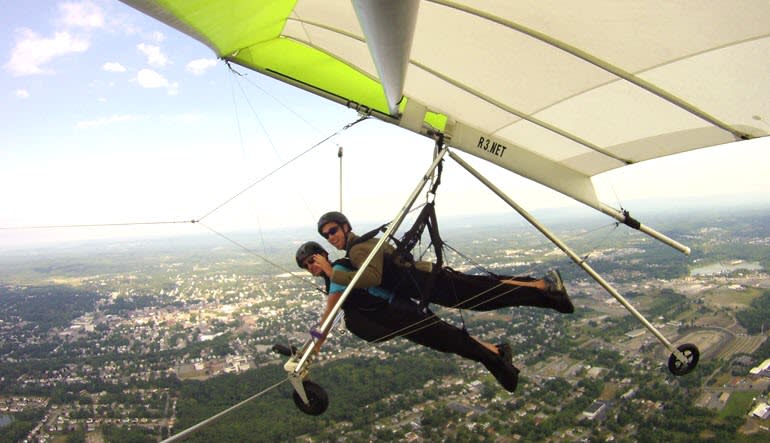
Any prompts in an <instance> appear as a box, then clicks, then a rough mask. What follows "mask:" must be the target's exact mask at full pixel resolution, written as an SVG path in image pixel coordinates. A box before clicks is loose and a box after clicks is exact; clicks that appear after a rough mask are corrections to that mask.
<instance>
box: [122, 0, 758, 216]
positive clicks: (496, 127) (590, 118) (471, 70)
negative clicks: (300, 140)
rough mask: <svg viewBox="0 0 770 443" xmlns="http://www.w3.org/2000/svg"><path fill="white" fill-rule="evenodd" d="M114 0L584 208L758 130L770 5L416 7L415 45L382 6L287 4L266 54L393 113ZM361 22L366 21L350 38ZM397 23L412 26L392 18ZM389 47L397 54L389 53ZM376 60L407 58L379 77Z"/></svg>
mask: <svg viewBox="0 0 770 443" xmlns="http://www.w3.org/2000/svg"><path fill="white" fill-rule="evenodd" d="M126 3H129V4H132V5H134V6H135V7H137V8H138V9H140V10H143V11H144V12H146V13H148V14H150V15H153V16H155V17H157V18H159V19H160V20H164V21H166V22H167V23H169V24H170V25H171V26H174V27H176V28H177V29H179V30H180V31H182V32H186V33H188V34H189V35H191V36H193V37H194V38H197V39H199V40H201V41H203V42H204V43H206V44H207V45H209V46H210V47H212V49H214V51H215V52H217V54H218V55H219V56H220V57H223V58H225V59H228V60H232V61H234V62H236V63H240V64H242V65H244V66H248V67H251V68H253V69H255V70H258V71H260V72H263V73H265V74H267V75H271V76H274V77H276V78H279V79H285V80H287V81H290V82H292V83H293V84H296V85H298V86H299V87H302V88H305V89H307V90H309V91H312V92H316V93H319V94H322V95H324V96H326V97H329V98H331V99H334V100H337V101H339V102H341V103H348V104H349V103H351V102H355V103H356V105H357V106H358V105H363V106H364V107H368V108H371V109H373V110H375V111H376V112H375V115H379V116H381V117H383V119H385V120H386V121H391V122H393V123H396V124H399V125H401V126H403V127H405V128H407V129H410V130H413V131H416V132H420V133H426V131H427V129H428V127H429V126H433V127H436V129H439V130H441V131H443V132H444V133H445V134H446V136H447V141H448V143H449V144H450V145H452V146H455V147H457V148H459V149H462V150H464V151H466V152H468V153H470V154H473V155H476V156H479V157H482V158H484V159H487V160H489V161H492V162H494V163H496V164H498V165H500V166H502V167H505V168H507V169H509V170H511V171H514V172H516V173H518V174H520V175H522V176H525V177H528V178H531V179H533V180H536V181H538V182H540V183H543V184H545V185H547V186H549V187H551V188H553V189H555V190H557V191H559V192H562V193H564V194H566V195H568V196H571V197H573V198H575V199H577V200H578V201H581V202H584V203H586V204H588V205H590V206H593V207H596V208H598V207H599V206H600V204H599V202H598V201H597V200H596V196H595V193H594V190H593V185H592V183H591V177H592V176H594V175H596V174H599V173H602V172H605V171H608V170H611V169H614V168H618V167H622V166H624V165H626V164H630V163H635V162H639V161H643V160H648V159H652V158H656V157H661V156H665V155H670V154H674V153H678V152H683V151H688V150H692V149H696V148H701V147H706V146H712V145H717V144H722V143H726V142H730V141H735V140H740V139H745V138H753V137H759V136H764V135H767V134H768V132H769V131H770V2H768V1H766V0H737V1H730V2H727V1H724V0H719V1H717V0H699V1H670V0H645V1H637V0H633V1H632V0H584V1H579V2H565V1H553V0H537V1H535V0H517V1H510V0H490V1H455V2H450V1H440V0H423V1H421V2H419V5H418V7H410V8H404V9H405V10H407V11H409V13H411V14H416V21H415V25H414V31H413V38H412V41H411V46H410V45H409V44H408V43H405V42H404V41H403V39H398V38H386V37H383V30H385V31H387V30H390V32H392V33H393V34H394V35H399V34H400V33H401V31H402V30H401V29H399V26H397V25H396V23H390V22H388V21H387V20H389V18H388V17H390V16H389V15H383V14H381V13H380V14H377V13H376V7H377V6H378V5H379V6H382V1H377V0H356V8H358V9H359V10H358V13H357V12H356V10H355V8H354V5H353V3H352V2H351V1H350V0H298V1H296V3H294V4H293V5H289V6H288V7H287V8H286V10H287V11H290V12H288V14H287V15H285V16H281V17H276V20H283V21H284V24H283V26H282V27H280V33H276V34H275V35H273V36H272V38H274V39H275V41H276V42H281V43H283V44H286V43H291V44H296V45H302V46H303V47H306V48H310V49H311V50H312V51H316V52H317V53H319V54H323V55H324V56H325V57H330V58H331V59H335V60H338V61H340V62H342V64H343V65H344V66H346V67H347V68H349V69H350V70H351V71H352V72H355V73H356V74H358V75H361V74H362V75H363V77H364V78H366V79H370V80H371V81H373V82H374V84H376V85H377V84H378V85H383V84H385V85H403V91H402V93H401V95H402V96H403V99H402V101H401V103H400V105H401V106H400V109H399V111H398V112H394V110H393V108H394V107H393V103H392V102H393V96H394V94H395V96H397V95H398V94H397V92H395V93H394V91H393V90H392V89H393V87H392V86H390V87H389V89H390V90H389V91H388V97H389V100H386V99H385V92H384V90H383V92H382V93H381V95H380V97H379V98H378V100H369V99H360V98H359V99H356V98H355V97H353V95H354V94H353V92H351V91H349V90H348V89H347V88H349V87H348V86H347V85H348V84H352V83H349V82H348V80H347V79H346V76H345V75H337V76H336V77H340V78H338V79H337V78H336V77H335V80H329V78H328V77H329V76H328V75H327V76H326V77H323V78H322V76H321V75H319V74H318V73H317V72H316V70H317V69H318V66H317V65H318V63H317V62H316V63H315V65H316V66H313V69H312V70H311V69H307V70H306V71H305V70H303V69H300V68H296V66H297V65H296V64H293V65H291V68H292V69H295V68H296V69H295V70H292V71H291V72H288V71H287V68H286V66H289V63H287V62H285V60H281V61H280V62H276V61H274V60H273V59H272V58H271V57H266V58H265V57H264V55H265V54H268V51H267V50H266V49H264V48H266V47H267V45H268V44H270V43H271V42H270V41H268V39H267V38H266V37H265V36H264V35H261V36H260V39H259V40H258V41H257V40H255V41H250V40H249V38H246V37H244V36H233V35H231V33H232V32H235V31H232V29H243V30H244V31H242V32H249V31H248V29H251V28H249V27H248V26H245V25H244V24H238V25H234V24H232V23H231V24H227V22H224V21H223V20H219V19H218V18H217V17H215V15H216V11H217V7H216V6H212V5H213V4H216V3H217V2H216V1H211V2H205V3H206V6H202V7H201V8H205V9H206V17H207V20H203V19H201V18H200V16H201V14H198V15H196V11H195V10H194V9H195V8H196V6H190V5H189V3H188V4H185V2H183V1H182V2H178V4H175V3H177V2H174V1H164V2H157V4H155V3H156V2H151V1H148V0H136V1H131V0H127V1H126ZM196 3H197V2H196ZM233 3H237V2H233ZM233 3H231V2H224V3H222V5H221V6H219V9H222V10H226V11H225V12H222V14H223V15H224V14H227V15H226V17H227V19H228V20H231V21H232V20H243V21H244V23H246V24H247V23H249V20H253V17H251V16H249V15H248V14H241V15H239V14H237V13H234V12H233V11H232V10H231V9H232V4H233ZM241 3H243V2H241ZM254 3H259V2H250V4H251V5H253V4H254ZM264 3H269V2H264ZM239 4H240V3H239ZM228 5H230V6H229V7H228ZM367 8H369V9H367ZM254 9H255V8H253V7H251V8H250V12H249V13H250V14H259V13H260V12H259V10H256V11H253V10H254ZM359 16H366V17H368V18H367V20H369V21H372V23H368V24H367V25H366V26H362V25H361V24H359V21H358V18H359ZM372 16H374V18H372ZM378 16H379V17H382V20H383V22H381V23H379V24H378V23H376V22H377V17H378ZM208 18H210V19H208ZM399 22H403V23H412V22H411V20H410V19H409V18H408V17H404V14H401V13H399ZM410 26H411V25H410ZM224 27H227V28H228V29H224ZM364 29H377V30H378V31H377V33H376V34H377V35H379V37H377V36H368V35H366V34H365V32H364V31H363V30H364ZM408 31H411V30H407V32H408ZM239 32H241V31H239ZM377 39H379V40H382V41H381V42H380V41H375V40H377ZM388 41H390V42H394V41H397V42H399V48H400V49H399V51H395V50H392V48H391V49H389V48H388V47H387V45H388V44H389V43H388ZM232 42H239V43H238V44H240V45H242V47H234V46H233V43H232ZM241 42H248V45H253V46H248V45H247V43H241ZM273 43H274V42H273ZM228 45H229V46H228ZM390 45H391V46H393V44H392V43H390ZM252 47H253V48H257V50H252V49H251V48H252ZM410 47H411V51H410V52H409V53H404V52H405V51H404V50H403V48H407V50H408V49H409V48H410ZM372 48H374V49H372ZM370 51H371V52H370ZM375 51H379V52H380V53H385V54H389V53H393V54H398V57H405V58H408V62H407V61H406V60H393V61H391V64H392V66H390V67H388V66H377V64H376V63H377V62H375V59H374V58H373V56H372V53H373V52H375ZM268 55H269V54H268ZM250 57H251V58H250ZM260 57H263V58H260ZM380 57H381V56H380ZM401 62H403V63H405V64H406V69H405V73H404V70H403V69H402V68H401V66H403V65H402V63H401ZM379 63H380V64H382V63H383V62H382V61H380V62H379ZM394 67H395V68H394ZM311 71H312V72H311ZM304 72H307V76H305V75H304V74H303V73H304ZM387 73H394V74H387ZM379 75H393V76H398V77H403V78H380V77H379ZM351 78H352V76H351ZM346 82H348V83H346ZM351 82H352V80H351ZM386 101H389V102H390V103H389V105H383V103H385V102H386Z"/></svg>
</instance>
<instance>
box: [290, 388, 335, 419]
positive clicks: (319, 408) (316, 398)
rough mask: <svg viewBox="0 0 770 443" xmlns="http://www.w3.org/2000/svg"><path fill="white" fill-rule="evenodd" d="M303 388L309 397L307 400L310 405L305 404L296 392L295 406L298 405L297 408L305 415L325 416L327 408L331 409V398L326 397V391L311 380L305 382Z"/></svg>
mask: <svg viewBox="0 0 770 443" xmlns="http://www.w3.org/2000/svg"><path fill="white" fill-rule="evenodd" d="M302 386H303V387H304V388H305V394H306V395H307V399H308V401H309V402H310V404H305V402H304V401H302V398H301V397H300V396H299V394H297V391H294V392H293V394H292V398H293V399H294V404H295V405H297V408H298V409H299V410H300V411H302V412H304V413H305V414H308V415H321V414H323V413H324V412H325V411H326V408H328V407H329V397H328V396H327V395H326V391H324V390H323V388H322V387H321V386H320V385H318V384H316V383H314V382H312V381H310V380H305V381H303V382H302Z"/></svg>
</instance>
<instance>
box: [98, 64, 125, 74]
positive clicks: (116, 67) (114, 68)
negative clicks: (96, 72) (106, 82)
mask: <svg viewBox="0 0 770 443" xmlns="http://www.w3.org/2000/svg"><path fill="white" fill-rule="evenodd" d="M102 69H104V70H105V71H107V72H126V67H125V66H123V65H121V64H120V63H118V62H107V63H105V64H103V65H102Z"/></svg>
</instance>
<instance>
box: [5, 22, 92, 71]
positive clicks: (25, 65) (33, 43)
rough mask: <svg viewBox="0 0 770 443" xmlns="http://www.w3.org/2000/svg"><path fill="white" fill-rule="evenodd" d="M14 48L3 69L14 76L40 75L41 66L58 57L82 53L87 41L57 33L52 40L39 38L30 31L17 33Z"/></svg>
mask: <svg viewBox="0 0 770 443" xmlns="http://www.w3.org/2000/svg"><path fill="white" fill-rule="evenodd" d="M17 36H18V37H17V40H16V46H14V47H13V49H12V50H11V59H10V60H9V61H8V63H6V64H5V68H6V69H7V70H9V71H10V72H11V73H12V74H13V75H15V76H21V75H32V74H42V73H44V72H46V71H45V70H44V69H43V67H42V66H43V65H45V64H46V63H48V62H50V61H51V60H52V59H53V58H55V57H58V56H60V55H66V54H71V53H75V52H84V51H85V50H87V49H88V47H89V45H90V43H89V41H88V39H84V38H78V37H74V36H73V35H71V34H70V33H68V32H57V33H55V34H54V36H53V37H52V38H45V37H41V36H40V35H38V34H36V33H35V32H33V31H32V30H30V29H21V30H19V31H17Z"/></svg>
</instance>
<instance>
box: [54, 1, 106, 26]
mask: <svg viewBox="0 0 770 443" xmlns="http://www.w3.org/2000/svg"><path fill="white" fill-rule="evenodd" d="M59 10H60V11H61V13H62V18H61V21H62V22H63V23H64V25H66V26H71V27H77V28H86V29H94V28H102V27H104V12H102V10H101V8H99V7H98V6H96V5H95V4H93V3H91V2H81V3H62V4H60V5H59Z"/></svg>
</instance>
